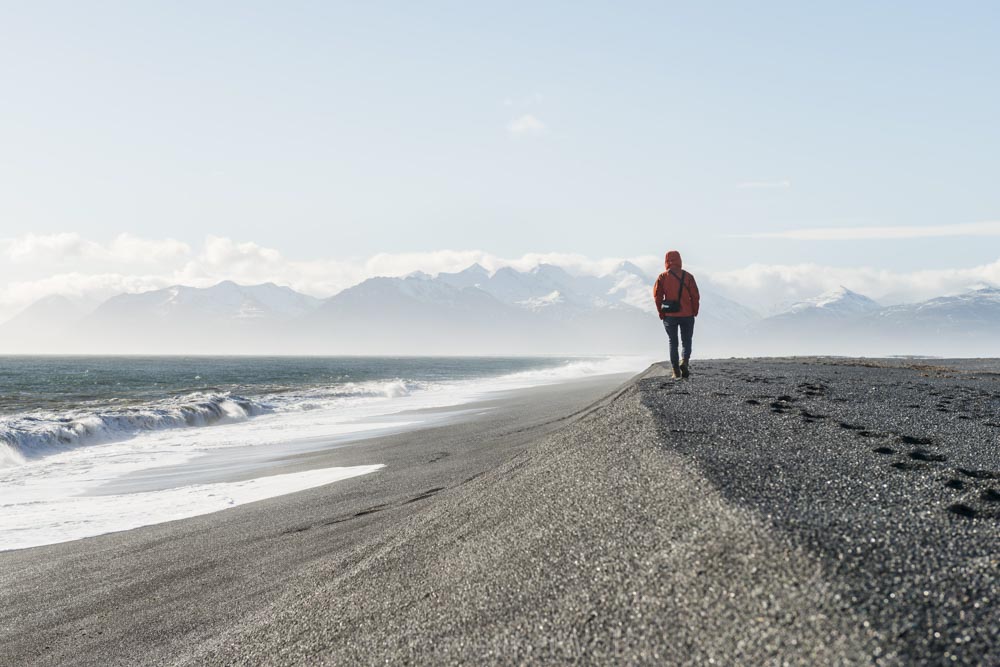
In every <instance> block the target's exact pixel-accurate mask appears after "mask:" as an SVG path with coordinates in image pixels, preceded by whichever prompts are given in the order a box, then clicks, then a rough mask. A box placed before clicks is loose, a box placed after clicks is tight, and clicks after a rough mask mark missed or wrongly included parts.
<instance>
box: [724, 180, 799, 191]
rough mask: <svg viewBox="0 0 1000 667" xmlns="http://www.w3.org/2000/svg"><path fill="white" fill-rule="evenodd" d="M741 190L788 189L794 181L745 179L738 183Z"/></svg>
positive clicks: (737, 185)
mask: <svg viewBox="0 0 1000 667" xmlns="http://www.w3.org/2000/svg"><path fill="white" fill-rule="evenodd" d="M736 187H737V189H739V190H787V189H788V188H790V187H792V182H791V181H788V180H784V181H744V182H742V183H737V184H736Z"/></svg>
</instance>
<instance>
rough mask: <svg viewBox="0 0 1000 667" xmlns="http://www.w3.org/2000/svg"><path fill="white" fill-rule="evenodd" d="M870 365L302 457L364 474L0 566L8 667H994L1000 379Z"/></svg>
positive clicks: (671, 391)
mask: <svg viewBox="0 0 1000 667" xmlns="http://www.w3.org/2000/svg"><path fill="white" fill-rule="evenodd" d="M863 362H864V360H862V363H859V364H853V365H850V364H846V363H843V364H841V363H838V364H829V363H824V362H822V361H819V360H812V361H810V360H801V359H799V360H731V361H699V362H698V363H697V364H696V365H695V366H694V369H693V370H694V373H695V376H694V378H693V379H692V380H690V381H687V382H675V381H672V380H669V379H668V378H667V377H666V371H665V370H664V369H663V368H662V366H659V365H654V366H653V367H651V368H650V369H648V370H647V371H646V372H644V373H642V374H640V375H639V376H636V377H634V378H632V379H631V380H630V381H628V382H626V383H625V384H624V385H621V384H613V383H610V382H609V383H605V384H602V383H600V382H597V381H595V382H593V383H592V384H591V385H590V386H588V387H583V386H577V387H576V388H575V389H574V390H573V391H568V390H566V389H565V388H562V389H560V387H561V386H560V385H557V386H549V387H543V388H540V389H539V390H537V391H529V392H527V393H526V394H522V395H520V398H516V397H511V400H510V402H508V403H507V404H506V407H504V408H503V409H498V410H494V411H491V412H487V413H486V414H485V415H482V418H481V419H477V420H474V421H473V422H468V423H457V424H449V425H445V426H440V427H435V428H430V429H426V430H423V431H419V432H414V433H408V434H397V435H393V436H387V437H385V438H377V439H374V440H373V441H369V443H368V444H366V445H364V446H357V447H344V448H342V449H338V450H334V451H332V452H329V453H326V454H308V455H304V456H303V457H301V460H300V461H298V464H300V465H303V466H313V465H318V464H320V463H324V462H329V461H330V460H333V459H334V458H335V459H336V460H337V461H338V462H340V463H342V464H343V465H350V464H354V463H358V462H360V461H361V457H362V456H364V455H366V454H372V453H375V454H378V455H379V456H382V457H384V459H385V463H386V464H387V465H386V468H384V469H382V470H380V471H377V472H374V473H372V474H370V475H366V476H364V477H361V478H357V479H349V480H345V481H342V482H338V483H336V484H332V485H329V486H326V487H319V488H316V489H311V490H308V491H303V492H300V493H296V494H291V495H287V496H280V497H276V498H271V499H268V500H264V501H261V502H258V503H253V504H250V505H244V506H241V507H237V508H234V509H231V510H228V511H227V512H223V513H217V514H213V515H204V516H201V517H194V518H192V519H186V520H183V521H177V522H172V523H169V524H160V525H157V526H147V527H145V528H140V529H137V530H133V531H128V532H125V533H117V534H111V535H104V536H101V537H96V538H89V539H87V540H82V541H78V542H72V543H65V544H61V545H51V546H48V547H39V548H36V549H31V550H25V551H20V552H6V553H0V584H2V586H0V643H2V644H4V646H5V647H6V648H7V650H6V651H5V655H4V656H3V658H2V660H0V661H3V660H9V661H10V664H60V663H61V662H65V661H73V662H78V663H83V664H126V663H129V662H135V661H142V662H154V663H163V662H166V663H171V664H195V663H197V664H232V663H234V662H239V663H264V662H266V663H268V664H288V665H293V664H302V663H319V662H337V663H360V664H375V663H384V662H386V661H389V662H437V663H442V662H443V663H452V662H486V663H498V662H504V663H509V662H560V663H562V662H573V661H580V660H588V661H592V662H602V663H619V664H620V663H628V664H635V663H655V664H663V663H673V664H676V663H693V662H695V663H707V662H708V661H710V660H714V661H716V662H717V663H720V664H734V663H735V664H760V663H767V662H775V661H786V662H788V663H790V664H816V665H826V664H844V663H849V664H884V665H895V664H907V663H914V662H917V663H921V662H923V663H926V662H942V661H945V660H947V661H948V662H950V663H952V664H977V663H989V662H993V661H995V660H997V659H1000V655H998V654H997V646H1000V614H997V613H996V605H995V602H994V601H995V600H996V599H1000V582H998V581H997V580H996V577H995V571H996V567H997V566H998V565H1000V562H998V561H997V558H998V556H997V554H1000V506H998V505H997V504H996V503H994V501H992V500H990V498H992V497H993V496H991V495H990V493H989V491H990V490H991V489H993V488H994V487H995V486H997V485H1000V481H998V480H1000V460H998V459H997V456H998V452H1000V447H998V445H1000V425H997V424H995V423H994V422H993V421H991V419H992V417H990V415H991V414H995V412H996V410H997V408H998V407H1000V388H998V387H997V385H996V377H995V376H994V375H992V373H993V372H994V371H993V370H991V369H993V368H995V367H1000V366H997V365H996V362H994V363H993V365H990V364H988V363H978V364H977V366H976V369H975V370H974V372H970V373H959V372H953V371H951V370H940V371H939V370H935V371H927V370H925V369H915V368H899V367H871V366H869V365H867V364H865V363H863ZM938 364H939V365H941V366H942V368H945V369H947V368H948V367H947V364H946V363H944V362H940V361H938ZM911 406H916V407H911ZM364 450H367V452H366V451H364ZM886 450H891V452H889V451H886ZM963 471H964V472H963ZM990 475H995V477H990ZM953 479H957V480H959V481H961V482H962V488H956V487H955V485H953V484H950V481H951V480H953ZM958 504H966V505H967V506H968V507H970V508H971V509H972V511H973V513H972V514H971V515H964V514H962V513H958V512H956V511H954V510H953V509H951V508H952V506H954V505H958Z"/></svg>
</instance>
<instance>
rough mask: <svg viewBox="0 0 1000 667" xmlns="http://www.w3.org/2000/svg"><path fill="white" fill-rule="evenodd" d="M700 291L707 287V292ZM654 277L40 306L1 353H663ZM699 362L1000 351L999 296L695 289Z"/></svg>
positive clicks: (478, 276)
mask: <svg viewBox="0 0 1000 667" xmlns="http://www.w3.org/2000/svg"><path fill="white" fill-rule="evenodd" d="M706 282H708V281H706ZM652 283H653V279H652V278H651V277H649V276H646V275H644V274H643V272H642V270H641V269H639V267H637V266H635V265H634V264H629V263H622V264H620V265H618V266H616V267H615V268H614V269H613V270H612V271H611V272H610V273H608V274H607V275H604V276H579V275H574V274H573V273H571V272H569V271H567V270H565V269H563V268H561V267H557V266H552V265H544V264H543V265H540V266H537V267H535V268H533V269H531V270H528V271H518V270H516V269H513V268H510V267H507V268H501V269H499V270H498V271H496V272H494V273H491V272H489V271H488V270H486V269H485V268H484V267H482V266H480V265H478V264H474V265H472V266H470V267H468V268H467V269H465V270H463V271H459V272H455V273H441V274H438V275H436V276H432V275H428V274H426V273H422V272H414V273H412V274H410V275H408V276H406V277H403V278H389V277H381V278H371V279H369V280H366V281H364V282H362V283H360V284H358V285H355V286H353V287H350V288H348V289H345V290H343V291H342V292H340V293H339V294H336V295H335V296H333V297H330V298H328V299H322V300H321V299H317V298H314V297H311V296H307V295H304V294H300V293H298V292H296V291H294V290H292V289H290V288H288V287H279V286H277V285H273V284H270V283H268V284H264V285H252V286H244V285H237V284H235V283H233V282H229V281H226V282H222V283H219V284H218V285H214V286H212V287H208V288H193V287H186V286H182V285H177V286H173V287H169V288H164V289H159V290H153V291H149V292H144V293H139V294H122V295H118V296H115V297H112V298H110V299H108V300H107V301H105V302H104V303H103V304H101V305H100V306H98V307H97V308H96V309H94V310H93V311H92V312H90V313H86V312H85V311H84V310H83V309H81V307H80V306H79V304H76V303H74V302H72V301H70V300H68V299H65V298H62V297H49V298H46V299H43V300H41V301H39V302H37V303H35V304H33V305H32V306H30V307H29V308H27V309H25V310H24V311H23V312H22V313H21V314H19V315H18V316H17V317H15V318H13V319H12V320H10V321H9V322H7V323H5V324H3V325H2V326H0V352H25V351H27V352H45V351H60V352H81V353H83V352H88V353H134V354H138V353H178V354H181V353H191V352H201V353H213V354H218V353H248V354H249V353H261V354H263V353H282V354H287V353H296V354H524V353H535V354H586V353H609V352H610V353H615V352H617V353H641V354H648V353H650V352H653V353H654V354H655V353H658V352H661V351H665V348H666V336H665V335H664V332H663V329H662V326H661V325H660V322H659V320H658V319H657V316H656V313H655V312H653V303H652V294H651V292H652V290H651V286H652ZM701 294H702V309H701V314H700V315H699V317H698V324H697V329H696V345H697V348H698V353H699V354H703V355H706V356H711V355H726V356H729V355H734V354H739V355H752V354H855V355H858V354H860V355H867V356H878V355H887V354H936V353H937V354H940V353H942V352H944V353H946V354H952V355H969V354H991V355H994V356H995V355H998V354H1000V349H998V348H1000V289H998V288H996V287H983V288H980V289H976V290H971V291H969V292H965V293H963V294H959V295H954V296H946V297H938V298H935V299H930V300H928V301H925V302H922V303H919V304H905V305H899V306H890V307H887V308H883V307H880V306H879V305H878V304H877V303H876V302H875V301H873V300H872V299H870V298H868V297H866V296H863V295H861V294H858V293H856V292H852V291H851V290H848V289H846V288H840V289H837V290H834V291H832V292H829V293H826V294H821V295H819V296H817V297H815V298H813V299H809V300H806V301H802V302H800V303H797V304H793V305H792V306H790V307H789V308H787V309H786V310H785V311H783V312H782V313H780V314H778V315H776V316H772V317H768V318H764V319H761V318H759V316H758V315H757V314H756V313H755V312H753V311H752V310H750V309H749V308H745V307H743V306H742V305H740V304H738V303H736V302H735V301H732V300H730V299H727V298H725V297H723V296H721V295H719V294H717V293H715V292H714V291H711V290H710V289H708V290H706V289H705V288H704V287H702V290H701Z"/></svg>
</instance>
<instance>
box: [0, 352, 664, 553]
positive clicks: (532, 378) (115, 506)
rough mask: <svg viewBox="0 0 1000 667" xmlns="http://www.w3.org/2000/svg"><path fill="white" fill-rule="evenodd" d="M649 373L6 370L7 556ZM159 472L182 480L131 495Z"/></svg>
mask: <svg viewBox="0 0 1000 667" xmlns="http://www.w3.org/2000/svg"><path fill="white" fill-rule="evenodd" d="M643 365H644V364H643V363H642V362H641V361H639V360H636V359H631V358H621V357H600V358H553V357H516V358H496V357H483V358H455V357H444V358H429V357H401V358H387V357H314V358H305V357H227V358H215V357H213V358H209V357H0V550H3V549H12V548H23V547H29V546H37V545H40V544H50V543H55V542H62V541H67V540H72V539H79V538H81V537H88V536H92V535H99V534H102V533H106V532H111V531H115V530H124V529H128V528H134V527H137V526H141V525H148V524H152V523H158V522H160V521H168V520H173V519H178V518H184V517H188V516H194V515H197V514H203V513H207V512H212V511H217V510H220V509H225V508H227V507H232V506H235V505H238V504H242V503H245V502H252V501H254V500H260V499H262V498H266V497H270V496H274V495H280V494H282V493H290V492H293V491H297V490H302V489H305V488H310V487H312V486H317V485H320V484H326V483H330V482H332V481H336V480H338V479H343V478H346V477H350V476H354V475H360V474H366V473H369V472H372V471H374V470H376V469H378V468H379V467H380V464H378V463H373V464H372V465H370V466H355V467H351V468H326V469H321V470H312V471H306V472H297V473H289V474H284V475H274V474H271V475H267V474H263V472H262V474H261V475H260V476H258V477H255V478H253V479H250V480H243V481H239V482H229V481H220V479H219V473H218V470H219V469H220V468H222V469H225V468H226V467H227V465H229V466H230V467H233V468H236V467H240V466H242V467H244V468H247V467H250V466H252V465H253V464H256V467H257V469H260V470H261V471H265V470H266V462H267V461H268V460H269V459H277V458H279V457H281V456H288V455H292V454H295V453H300V452H305V451H315V450H317V449H323V448H329V447H332V446H337V445H338V444H342V443H343V442H347V441H356V440H358V439H360V438H364V437H370V436H372V435H379V434H383V433H387V432H393V431H400V430H406V429H411V428H417V427H420V426H424V425H427V424H430V423H433V422H435V421H437V420H442V419H445V418H449V417H453V416H454V415H455V414H457V413H460V412H461V411H462V406H463V405H465V404H469V403H471V402H473V401H476V400H479V399H483V398H488V397H491V396H495V395H497V394H498V392H503V391H510V390H516V389H519V388H525V387H530V386H535V385H542V384H551V383H555V382H561V381H565V380H570V379H573V378H581V377H586V376H592V375H599V374H605V373H615V372H626V371H636V370H639V369H640V368H641V367H642V366H643ZM449 408H450V409H449ZM209 456H211V457H213V458H212V461H213V466H212V468H213V470H215V471H216V474H215V476H214V477H204V476H199V474H196V471H197V470H198V467H197V466H196V465H193V464H194V463H196V462H197V461H199V460H202V459H204V458H205V457H209ZM185 466H187V467H185ZM159 470H169V471H171V474H170V475H160V476H159V481H158V483H157V484H150V483H149V482H148V481H143V482H142V483H137V482H136V481H135V480H136V479H143V480H149V479H153V478H157V476H156V475H151V474H150V471H154V472H155V471H159ZM178 471H180V472H178ZM244 477H245V475H244ZM130 480H131V482H130ZM164 480H166V481H164Z"/></svg>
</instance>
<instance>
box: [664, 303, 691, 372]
mask: <svg viewBox="0 0 1000 667" xmlns="http://www.w3.org/2000/svg"><path fill="white" fill-rule="evenodd" d="M663 328H664V329H666V330H667V336H669V337H670V364H671V365H672V366H676V365H677V364H678V363H679V362H680V359H679V357H678V354H677V330H678V329H680V331H681V343H682V344H683V345H684V361H687V360H688V359H690V358H691V338H692V337H693V336H694V318H693V317H670V316H669V315H668V316H666V317H664V318H663Z"/></svg>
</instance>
